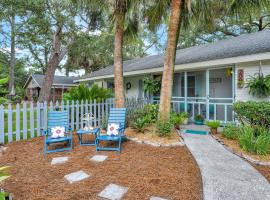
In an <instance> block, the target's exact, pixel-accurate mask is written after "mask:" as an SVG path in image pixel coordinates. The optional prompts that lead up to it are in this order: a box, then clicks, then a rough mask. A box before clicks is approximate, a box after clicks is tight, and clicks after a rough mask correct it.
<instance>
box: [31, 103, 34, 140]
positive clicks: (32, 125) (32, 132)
mask: <svg viewBox="0 0 270 200" xmlns="http://www.w3.org/2000/svg"><path fill="white" fill-rule="evenodd" d="M34 122H35V121H34V105H33V102H31V103H30V135H31V138H33V137H34V136H35V135H34V134H35V133H34Z"/></svg>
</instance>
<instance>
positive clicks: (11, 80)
mask: <svg viewBox="0 0 270 200" xmlns="http://www.w3.org/2000/svg"><path fill="white" fill-rule="evenodd" d="M10 25H11V37H10V67H9V83H8V90H9V98H11V97H12V96H14V95H15V87H14V68H15V62H16V60H15V15H13V16H12V17H11V20H10Z"/></svg>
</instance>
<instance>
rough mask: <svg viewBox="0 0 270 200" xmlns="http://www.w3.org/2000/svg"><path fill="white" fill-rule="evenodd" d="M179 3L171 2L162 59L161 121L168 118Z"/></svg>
mask: <svg viewBox="0 0 270 200" xmlns="http://www.w3.org/2000/svg"><path fill="white" fill-rule="evenodd" d="M181 4H182V0H172V3H171V16H170V24H169V30H168V41H167V49H166V54H165V60H164V70H163V75H162V85H161V94H160V106H159V118H160V120H161V121H163V122H167V121H169V119H170V110H171V96H172V84H173V72H174V63H175V52H176V45H177V39H178V36H179V29H180V13H181Z"/></svg>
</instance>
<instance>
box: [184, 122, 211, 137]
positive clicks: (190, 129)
mask: <svg viewBox="0 0 270 200" xmlns="http://www.w3.org/2000/svg"><path fill="white" fill-rule="evenodd" d="M181 129H182V132H183V133H189V134H199V135H207V134H208V133H209V131H210V130H209V127H208V126H205V125H196V124H187V125H183V126H182V127H181Z"/></svg>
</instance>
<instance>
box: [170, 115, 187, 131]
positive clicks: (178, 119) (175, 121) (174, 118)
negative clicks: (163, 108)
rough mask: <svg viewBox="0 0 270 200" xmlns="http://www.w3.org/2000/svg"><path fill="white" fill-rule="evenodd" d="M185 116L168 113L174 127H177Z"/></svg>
mask: <svg viewBox="0 0 270 200" xmlns="http://www.w3.org/2000/svg"><path fill="white" fill-rule="evenodd" d="M184 119H185V118H183V117H182V115H181V114H180V113H176V112H171V115H170V122H171V123H172V124H173V125H174V127H176V128H177V127H178V126H179V125H180V124H182V123H183V121H184Z"/></svg>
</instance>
